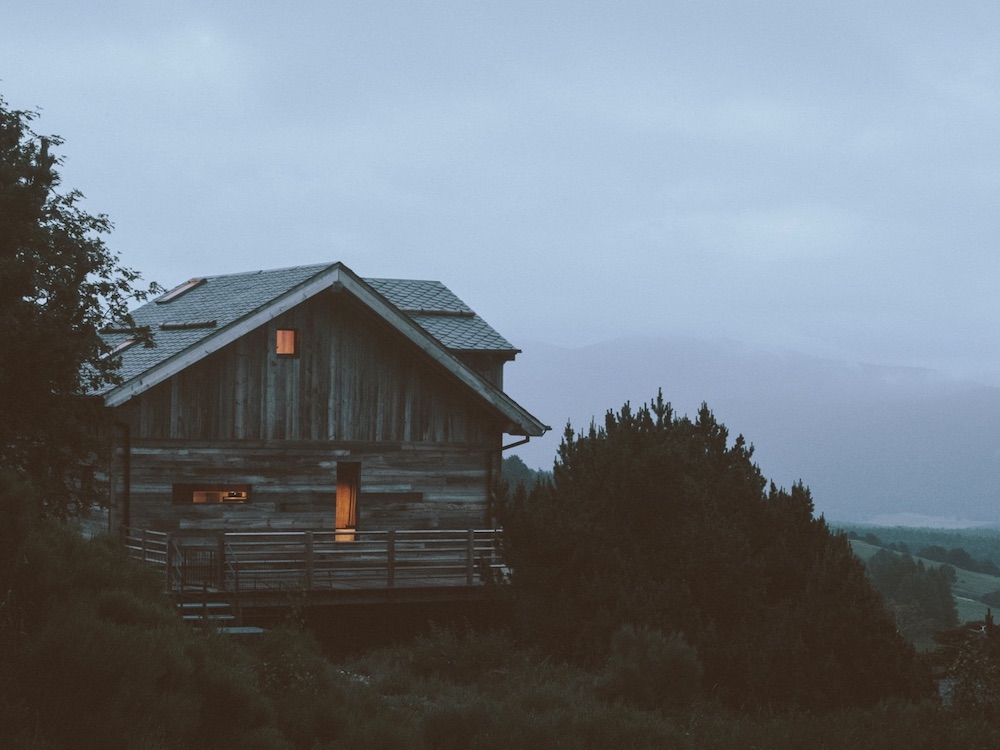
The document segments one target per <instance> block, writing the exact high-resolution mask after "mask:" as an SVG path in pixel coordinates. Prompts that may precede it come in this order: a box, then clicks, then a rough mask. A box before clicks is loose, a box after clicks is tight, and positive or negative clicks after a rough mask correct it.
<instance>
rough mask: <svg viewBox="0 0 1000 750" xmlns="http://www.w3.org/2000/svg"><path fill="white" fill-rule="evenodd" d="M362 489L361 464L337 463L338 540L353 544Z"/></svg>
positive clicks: (336, 521) (353, 462) (354, 462)
mask: <svg viewBox="0 0 1000 750" xmlns="http://www.w3.org/2000/svg"><path fill="white" fill-rule="evenodd" d="M360 487H361V464H360V463H358V462H356V461H338V462H337V510H336V514H335V515H336V520H335V527H334V528H335V531H336V540H337V541H338V542H353V541H354V540H355V537H356V534H355V532H356V531H357V528H358V490H359V489H360Z"/></svg>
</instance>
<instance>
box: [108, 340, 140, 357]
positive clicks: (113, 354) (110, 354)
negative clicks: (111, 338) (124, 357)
mask: <svg viewBox="0 0 1000 750" xmlns="http://www.w3.org/2000/svg"><path fill="white" fill-rule="evenodd" d="M136 341H138V339H137V338H135V337H133V336H130V337H129V338H127V339H125V340H124V341H123V342H121V343H120V344H119V345H118V346H116V347H115V348H114V349H112V350H111V351H110V352H107V353H105V354H104V355H102V357H101V359H107V358H108V357H116V356H118V355H119V354H121V353H122V352H123V351H125V350H126V349H128V348H129V347H130V346H132V344H134V343H135V342H136Z"/></svg>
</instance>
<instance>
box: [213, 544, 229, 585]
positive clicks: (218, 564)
mask: <svg viewBox="0 0 1000 750" xmlns="http://www.w3.org/2000/svg"><path fill="white" fill-rule="evenodd" d="M215 555H216V560H215V583H216V586H218V588H219V591H225V590H226V533H225V532H222V533H221V534H219V551H218V552H216V553H215Z"/></svg>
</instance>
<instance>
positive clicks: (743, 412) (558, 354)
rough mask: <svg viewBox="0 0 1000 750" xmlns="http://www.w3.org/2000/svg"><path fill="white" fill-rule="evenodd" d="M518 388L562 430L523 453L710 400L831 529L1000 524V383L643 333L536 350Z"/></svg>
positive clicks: (515, 391) (521, 359)
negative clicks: (658, 407)
mask: <svg viewBox="0 0 1000 750" xmlns="http://www.w3.org/2000/svg"><path fill="white" fill-rule="evenodd" d="M521 346H522V348H523V350H524V351H523V353H522V354H520V355H519V356H518V359H517V361H516V362H515V363H513V364H512V365H511V366H510V367H508V368H507V372H506V373H505V381H506V382H505V390H507V392H508V393H510V394H511V395H512V396H514V398H515V399H517V400H518V401H519V402H520V403H521V404H522V405H524V406H525V407H526V408H527V409H528V410H529V411H531V412H532V413H533V414H535V415H536V416H538V417H539V418H541V419H542V420H543V421H544V422H546V423H547V424H549V425H551V426H552V428H553V429H552V431H551V432H550V433H548V434H547V435H546V436H545V437H543V438H534V439H532V441H531V442H530V443H528V444H527V445H525V446H521V447H519V448H514V449H512V452H514V453H515V454H517V455H519V456H520V457H521V458H522V459H523V460H524V462H525V463H526V464H527V465H528V466H530V467H532V468H542V469H551V468H552V463H553V460H554V458H555V454H556V449H557V447H558V445H559V442H560V440H561V439H562V434H563V430H564V428H565V426H566V423H567V421H570V422H572V425H573V428H574V429H575V430H576V431H579V430H581V429H585V428H587V427H588V426H589V425H590V422H591V420H592V419H597V420H598V422H600V421H602V420H603V418H604V414H605V413H606V412H607V411H608V410H618V409H619V408H620V407H621V406H622V404H624V403H625V402H626V401H629V402H631V404H632V405H633V407H636V406H639V405H641V404H643V403H646V402H648V401H649V400H650V399H652V398H653V397H655V395H656V393H657V389H658V388H661V387H662V389H663V395H664V398H665V399H666V400H667V401H670V402H671V403H672V404H673V407H674V409H675V411H676V412H678V413H680V414H688V415H691V416H693V415H694V414H695V412H696V411H697V409H698V407H699V406H700V405H701V403H702V402H703V401H704V402H707V403H708V405H709V408H711V409H712V411H713V412H714V413H715V416H716V418H717V419H718V420H719V421H720V422H722V423H723V424H725V425H726V426H727V427H728V428H729V432H730V438H731V439H732V438H735V436H736V435H737V434H743V436H744V437H745V438H746V439H747V441H748V442H750V443H752V444H753V445H754V447H755V453H754V456H755V459H756V461H757V462H758V464H759V465H760V468H761V471H762V472H763V473H764V475H765V476H766V477H768V478H769V479H771V480H773V481H774V482H775V483H776V484H778V485H780V486H785V487H788V486H790V485H791V484H792V483H793V482H795V481H796V480H798V479H801V480H802V481H803V482H805V484H806V485H808V486H809V487H810V488H811V489H812V492H813V499H814V501H815V504H816V511H817V513H823V514H824V515H825V516H826V517H827V519H828V520H830V521H844V522H847V521H850V522H859V523H877V524H879V525H890V526H891V525H895V524H899V525H922V526H939V527H962V526H971V525H980V524H993V523H997V522H998V521H1000V436H998V427H1000V388H997V387H994V386H988V385H983V384H980V383H975V382H970V381H961V380H957V379H953V378H949V377H946V376H944V375H942V374H939V373H936V372H933V371H930V370H921V369H914V368H901V367H881V366H872V365H863V364H856V363H849V362H841V361H832V360H824V359H819V358H814V357H809V356H805V355H801V354H795V353H775V352H770V351H766V350H764V349H759V348H754V347H750V346H746V345H742V344H738V343H734V342H728V341H705V340H695V339H688V338H680V337H676V338H643V339H621V340H615V341H608V342H605V343H601V344H595V345H592V346H587V347H583V348H577V349H569V348H560V347H556V346H552V345H548V344H529V343H525V342H522V344H521Z"/></svg>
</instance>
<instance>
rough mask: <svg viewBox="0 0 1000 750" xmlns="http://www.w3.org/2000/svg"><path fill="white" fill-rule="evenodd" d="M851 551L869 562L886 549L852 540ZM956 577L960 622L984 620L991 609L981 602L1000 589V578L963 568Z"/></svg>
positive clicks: (935, 564)
mask: <svg viewBox="0 0 1000 750" xmlns="http://www.w3.org/2000/svg"><path fill="white" fill-rule="evenodd" d="M851 549H853V550H854V554H856V555H857V556H858V557H859V558H861V559H862V560H863V561H865V562H867V561H868V559H869V558H870V557H871V556H872V555H874V554H875V553H876V552H878V551H879V550H881V549H885V548H884V547H879V546H877V545H874V544H869V543H868V542H863V541H861V540H859V539H852V540H851ZM913 559H914V560H920V561H922V562H923V563H924V565H926V566H927V567H928V568H936V567H938V566H940V565H941V563H939V562H935V561H934V560H927V559H925V558H922V557H917V556H913ZM955 576H956V577H955V581H954V582H953V583H952V584H951V591H952V595H953V596H954V598H955V608H956V609H957V610H958V620H959V622H970V621H977V620H982V619H983V618H984V617H986V610H987V609H989V607H987V606H986V605H985V604H983V603H982V602H981V601H979V600H980V598H982V597H983V596H984V595H985V594H988V593H990V592H992V591H997V590H998V589H1000V578H997V577H996V576H991V575H986V574H984V573H974V572H972V571H969V570H962V569H961V568H955Z"/></svg>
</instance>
